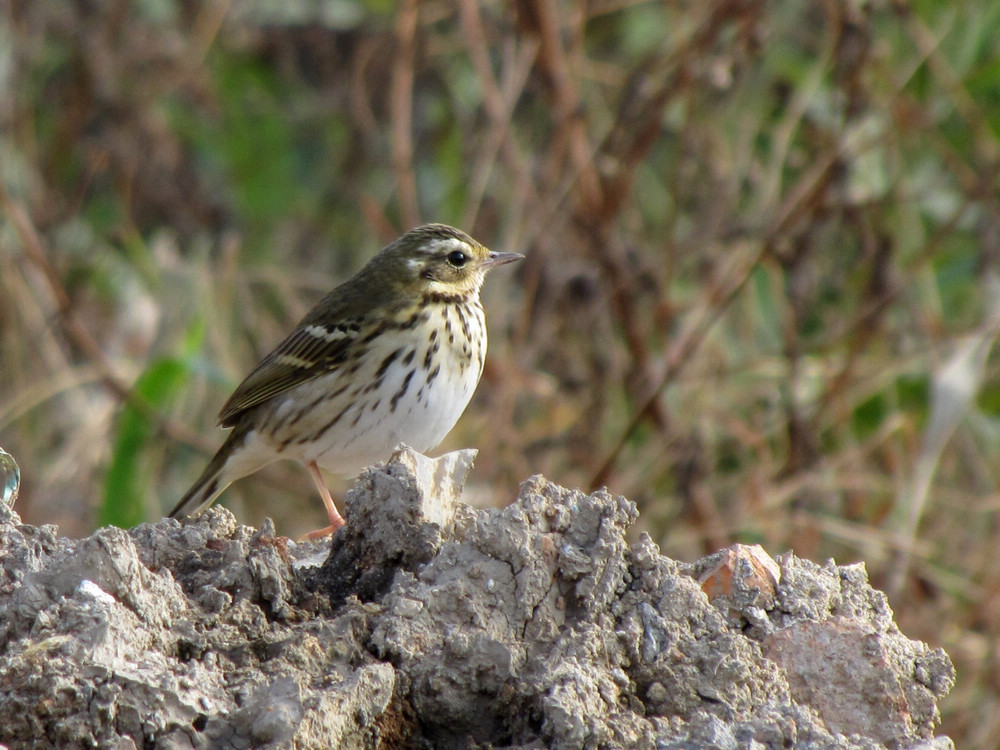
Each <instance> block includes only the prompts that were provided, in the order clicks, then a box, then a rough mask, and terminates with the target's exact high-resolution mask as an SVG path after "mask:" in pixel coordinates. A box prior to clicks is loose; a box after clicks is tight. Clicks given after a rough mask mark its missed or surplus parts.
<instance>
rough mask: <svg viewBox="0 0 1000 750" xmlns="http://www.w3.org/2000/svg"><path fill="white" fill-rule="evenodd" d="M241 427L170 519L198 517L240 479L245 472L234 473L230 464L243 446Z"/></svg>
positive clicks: (180, 502) (213, 459) (171, 514)
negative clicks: (236, 452) (235, 453)
mask: <svg viewBox="0 0 1000 750" xmlns="http://www.w3.org/2000/svg"><path fill="white" fill-rule="evenodd" d="M243 432H244V431H243V430H240V428H239V427H237V428H236V429H234V430H233V431H232V432H231V433H230V434H229V437H228V438H226V442H224V443H223V444H222V447H221V448H219V450H218V451H217V452H216V454H215V455H214V456H213V457H212V460H211V461H209V463H208V466H206V467H205V470H204V471H203V472H202V473H201V476H200V477H198V479H197V481H196V482H195V483H194V484H193V485H192V486H191V489H189V490H188V491H187V492H185V493H184V497H182V498H181V499H180V501H179V502H178V503H177V505H176V507H175V508H174V509H173V510H172V511H170V515H169V516H168V518H183V517H184V516H196V515H198V514H199V513H201V512H202V511H203V510H205V508H207V507H208V506H209V505H211V504H212V503H213V502H215V498H217V497H218V496H219V495H221V494H222V491H223V490H225V489H226V487H228V486H229V485H230V484H232V482H233V481H234V480H236V479H239V478H240V477H241V476H243V474H244V473H245V472H240V473H234V472H233V471H232V466H228V468H227V465H229V464H230V459H231V458H232V457H233V453H234V452H235V451H237V450H238V449H239V448H241V447H242V445H243V440H244V437H245V435H244V434H243Z"/></svg>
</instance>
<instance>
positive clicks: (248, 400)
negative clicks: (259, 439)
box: [219, 318, 361, 427]
mask: <svg viewBox="0 0 1000 750" xmlns="http://www.w3.org/2000/svg"><path fill="white" fill-rule="evenodd" d="M360 330H361V324H360V322H359V321H357V320H340V321H338V322H337V323H336V324H333V325H329V324H323V323H310V322H309V318H307V319H306V320H304V321H303V322H302V323H301V324H300V325H299V327H298V328H296V329H295V330H294V331H293V332H292V333H291V335H290V336H289V337H288V338H286V339H285V340H284V341H282V342H281V344H279V345H278V348H277V349H275V350H274V351H273V352H271V353H270V354H268V355H267V356H266V357H265V358H264V359H263V360H262V361H261V362H260V364H259V365H257V366H256V367H255V368H254V369H253V371H252V372H251V373H250V374H249V375H247V377H246V379H245V380H244V381H243V382H242V383H240V385H239V386H238V387H237V388H236V390H235V391H234V392H233V395H232V396H230V397H229V400H228V401H227V402H226V405H225V406H223V407H222V412H221V413H220V414H219V424H220V425H221V426H223V427H231V426H232V425H233V424H234V423H235V421H236V417H238V416H239V415H240V414H241V413H242V412H244V411H246V410H247V409H250V408H252V407H254V406H257V405H258V404H260V403H263V402H264V401H267V400H268V399H269V398H273V397H274V396H276V395H278V394H279V393H283V392H285V391H287V390H290V389H291V388H294V387H295V386H297V385H301V384H302V383H305V382H306V381H308V380H312V379H313V378H315V377H318V376H320V375H323V374H324V373H327V372H330V371H332V370H335V369H336V368H337V367H339V366H340V365H341V364H342V363H343V362H344V361H345V360H346V359H347V357H348V353H349V352H350V350H351V346H352V344H353V342H354V340H355V339H356V338H357V335H358V331H360Z"/></svg>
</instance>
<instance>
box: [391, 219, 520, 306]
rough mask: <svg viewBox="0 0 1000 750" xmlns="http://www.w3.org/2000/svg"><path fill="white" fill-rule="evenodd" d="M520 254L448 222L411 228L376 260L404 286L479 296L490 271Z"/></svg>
mask: <svg viewBox="0 0 1000 750" xmlns="http://www.w3.org/2000/svg"><path fill="white" fill-rule="evenodd" d="M523 257H524V256H523V255H521V254H519V253H498V252H493V251H492V250H490V249H488V248H486V247H484V246H483V245H481V244H480V243H479V242H476V240H474V239H472V238H471V237H470V236H469V235H467V234H466V233H465V232H463V231H461V230H458V229H455V228H454V227H449V226H447V225H445V224H425V225H424V226H421V227H417V228H416V229H411V230H410V231H409V232H407V233H406V234H404V235H403V236H402V237H400V238H399V239H397V240H396V241H395V242H393V243H392V244H391V245H389V246H388V247H386V248H385V249H384V250H382V252H380V253H379V254H378V255H377V256H375V258H373V259H372V263H373V264H375V263H377V264H378V265H379V266H380V267H381V268H382V269H383V273H382V275H383V276H384V277H385V278H389V279H392V281H393V282H394V283H396V284H399V285H400V286H403V287H406V288H409V289H413V290H420V291H422V292H429V293H437V294H444V295H463V296H464V295H476V294H478V293H479V289H480V287H481V286H482V284H483V278H484V277H485V276H486V272H487V271H488V270H489V269H490V268H493V267H494V266H500V265H503V264H504V263H511V262H513V261H515V260H521V259H522V258H523Z"/></svg>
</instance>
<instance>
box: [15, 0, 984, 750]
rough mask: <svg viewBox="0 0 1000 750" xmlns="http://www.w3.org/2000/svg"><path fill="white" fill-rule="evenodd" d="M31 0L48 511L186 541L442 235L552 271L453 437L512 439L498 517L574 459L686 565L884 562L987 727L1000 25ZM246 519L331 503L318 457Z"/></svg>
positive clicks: (29, 435) (678, 12)
mask: <svg viewBox="0 0 1000 750" xmlns="http://www.w3.org/2000/svg"><path fill="white" fill-rule="evenodd" d="M4 8H5V9H4V25H3V27H2V29H0V40H2V41H3V44H0V49H3V50H5V51H4V52H3V53H2V55H3V57H2V59H3V65H0V76H3V80H2V83H3V86H2V90H3V91H5V92H6V93H5V94H4V98H3V100H2V103H0V106H2V116H3V121H4V128H3V131H2V134H0V186H2V194H0V198H2V201H0V202H2V209H3V212H2V215H3V216H4V219H5V221H4V222H3V223H0V363H2V365H0V444H2V445H3V446H4V447H5V448H6V449H8V450H9V451H10V452H11V453H13V454H14V455H15V457H16V458H17V460H18V462H19V463H20V464H21V468H22V474H23V477H24V478H23V485H22V492H21V499H20V500H19V507H20V509H21V512H22V514H23V515H24V517H25V519H26V520H28V521H31V522H36V523H37V522H58V523H60V524H61V525H62V527H63V529H64V531H68V532H70V533H82V532H84V531H85V530H86V529H87V528H89V527H90V526H91V525H93V524H94V523H96V522H97V521H98V519H103V520H104V521H108V520H112V519H111V517H110V516H108V515H101V513H106V512H107V508H108V507H109V506H110V504H111V503H112V502H113V501H114V499H115V497H116V496H119V495H122V494H125V495H130V496H135V495H136V494H137V493H140V494H141V493H148V495H149V497H148V498H147V507H149V508H150V509H151V511H150V512H149V515H148V516H147V517H148V518H155V517H158V516H159V514H160V513H161V512H162V511H163V510H166V509H167V508H169V507H170V506H171V505H172V504H173V502H174V501H175V500H176V498H177V497H178V496H179V495H180V494H181V493H182V492H183V490H184V489H185V486H186V484H187V483H188V482H190V481H192V480H193V478H194V477H195V476H196V474H197V473H198V472H199V471H200V469H201V465H202V463H203V461H204V460H205V455H206V453H207V452H208V451H210V450H211V449H212V448H213V447H215V446H216V445H218V443H219V442H220V439H219V436H218V435H217V434H215V433H213V432H212V427H213V417H214V414H215V412H216V410H217V409H218V407H219V406H220V405H221V403H222V402H223V401H224V399H225V396H226V395H227V392H228V389H229V388H231V387H232V386H233V385H235V383H236V382H238V380H239V378H240V377H241V376H242V375H243V374H244V373H245V372H246V371H247V369H248V368H249V366H251V365H252V364H253V363H254V362H255V361H256V359H257V357H259V356H260V355H261V354H263V353H264V352H266V351H267V350H268V349H269V348H270V347H271V346H272V345H273V344H274V343H275V342H276V341H277V340H278V339H279V338H280V337H281V335H282V333H283V332H284V331H286V330H287V329H288V328H289V326H291V325H292V324H294V322H295V320H296V319H297V317H298V316H299V315H301V314H302V313H304V312H305V311H306V310H307V309H308V307H309V306H310V304H311V303H312V302H314V301H315V300H316V299H318V297H319V295H320V294H322V292H323V291H325V290H326V289H328V288H330V287H332V286H333V285H334V284H335V283H337V281H339V280H342V279H344V278H345V277H346V275H347V274H349V273H350V272H351V271H352V270H354V269H356V268H358V267H359V266H360V265H361V264H362V263H363V262H364V260H365V259H366V258H367V257H369V256H370V255H371V254H372V253H373V252H375V251H376V250H377V249H378V248H379V247H380V246H381V245H382V244H384V243H385V242H387V241H389V240H391V239H392V238H393V237H394V236H396V235H397V234H398V233H399V232H400V231H402V230H404V229H406V228H408V227H410V226H412V225H414V224H416V223H419V222H420V221H423V220H436V221H445V222H448V223H453V224H456V225H458V226H460V227H462V228H463V229H466V230H468V231H470V232H471V233H472V234H474V235H475V236H476V237H477V238H479V239H481V240H483V241H485V242H487V243H488V244H491V245H492V246H494V247H496V248H497V249H516V250H519V251H522V252H525V253H527V254H528V256H529V259H528V261H527V262H525V263H524V264H521V265H522V267H521V268H520V269H519V270H518V273H517V275H516V276H515V275H514V274H510V275H509V276H508V277H507V278H504V277H500V276H496V277H493V278H491V279H490V284H489V287H488V289H487V291H486V306H487V309H488V311H489V318H490V327H491V354H490V358H489V362H488V364H487V372H486V375H485V377H484V380H483V383H482V384H481V386H480V389H479V393H478V394H477V396H476V399H475V400H474V402H473V405H472V407H471V408H470V410H469V412H468V414H467V415H466V416H465V418H464V419H463V421H462V422H461V423H460V425H459V427H458V428H457V429H456V431H455V433H454V434H453V436H452V437H451V438H449V440H448V441H447V444H446V446H444V447H445V448H448V447H460V446H467V445H475V446H477V447H479V448H480V450H481V453H480V459H479V465H478V467H477V470H476V480H477V481H478V482H479V483H480V488H479V493H478V496H479V497H480V499H482V500H484V501H486V502H497V503H503V502H506V501H507V500H508V499H509V498H510V497H511V496H512V494H513V492H514V487H515V485H516V482H517V481H519V480H520V479H523V478H525V477H527V476H529V475H530V474H533V473H538V472H542V473H544V474H546V475H547V476H549V477H550V478H552V479H553V480H555V481H558V482H560V483H563V484H577V485H580V486H591V485H594V484H607V485H608V486H609V487H611V488H612V489H613V490H614V491H616V492H620V493H621V494H624V495H626V496H628V497H630V498H632V499H635V500H636V501H637V502H639V503H640V505H641V506H642V510H643V519H644V521H643V522H644V524H645V530H647V531H649V532H650V533H651V534H653V536H654V538H656V539H657V540H658V541H659V542H660V543H661V544H662V545H663V547H664V551H665V552H667V553H668V554H671V555H672V556H675V557H682V558H683V557H694V556H697V555H699V554H701V553H703V552H706V551H711V550H714V549H715V548H717V547H719V546H721V545H725V544H728V543H729V542H731V541H732V540H736V539H740V540H750V541H760V542H762V543H764V544H765V545H766V546H767V547H768V548H769V549H771V550H772V551H774V552H778V551H780V550H782V549H783V548H789V547H794V548H795V550H796V552H797V553H798V554H800V555H802V556H806V557H811V558H815V559H822V558H823V557H826V556H835V557H836V558H837V559H838V560H840V561H842V562H847V561H851V560H865V561H866V562H867V564H868V566H869V570H870V572H871V574H872V576H873V579H874V582H875V583H876V584H877V585H881V586H883V587H887V588H888V589H889V591H890V594H891V596H892V601H893V605H894V607H895V608H896V610H897V613H898V615H899V618H900V620H901V622H902V625H903V628H904V630H905V631H906V632H907V633H908V634H909V635H913V636H917V637H923V638H925V639H927V640H929V641H931V642H933V643H934V644H936V645H943V646H945V647H946V648H947V649H948V651H949V652H950V653H951V654H952V656H953V658H954V659H955V660H956V662H957V664H958V666H959V669H960V680H959V687H958V688H957V689H956V692H955V693H954V694H953V696H952V698H951V699H950V704H949V709H948V714H947V715H946V717H945V719H946V725H945V730H946V731H947V732H948V733H950V734H951V735H952V736H953V737H954V739H955V740H956V742H957V743H958V744H959V745H967V746H970V747H982V746H987V745H988V744H990V738H992V737H993V736H994V735H995V734H996V732H997V731H998V729H1000V727H998V726H997V725H998V723H1000V718H997V717H1000V712H998V711H997V710H996V707H997V705H998V703H1000V694H998V692H997V690H996V687H995V685H994V684H993V682H992V681H991V680H990V679H989V675H991V674H992V672H993V671H994V670H995V668H996V664H995V662H996V659H997V655H996V653H995V649H993V648H992V646H991V644H992V643H995V642H996V641H997V638H998V636H1000V632H998V631H1000V620H998V618H997V617H995V615H994V610H995V609H996V604H995V598H996V597H995V596H994V594H993V593H992V592H994V591H997V590H1000V567H998V565H997V563H996V562H995V556H994V555H993V554H992V551H993V549H994V548H995V546H996V543H997V529H996V526H997V505H998V503H997V498H998V494H997V486H998V471H1000V469H998V464H997V462H996V461H995V460H994V459H993V457H994V456H995V455H996V453H997V451H998V446H1000V429H998V421H997V417H998V410H1000V402H998V399H997V397H996V393H997V381H998V380H1000V368H998V366H997V357H996V355H995V354H993V348H992V344H993V342H994V340H995V336H996V333H997V330H998V319H1000V314H998V308H997V302H996V301H997V300H998V299H1000V292H998V291H997V286H996V284H997V281H996V279H997V271H998V269H997V266H998V262H1000V229H998V227H1000V201H998V194H997V185H998V184H1000V181H998V174H997V172H998V164H1000V148H998V134H1000V107H998V106H997V104H998V102H1000V50H998V46H1000V6H997V5H996V4H994V3H990V2H988V1H987V0H961V1H960V2H950V1H948V2H946V1H945V0H915V1H914V2H905V1H904V2H888V0H845V1H844V2H833V3H831V2H827V3H820V2H811V1H809V0H791V1H789V2H783V3H770V4H768V3H763V2H760V0H713V1H712V2H707V3H686V2H674V3H657V2H642V1H641V0H637V1H635V2H600V1H599V2H593V3H587V4H579V3H571V2H561V1H560V0H517V2H514V3H510V4H506V3H499V2H483V3H476V2H472V0H456V2H454V3H452V2H441V1H438V2H426V3H419V4H418V3H416V2H415V0H403V2H401V3H399V4H397V5H395V6H393V5H392V4H387V3H385V2H377V3H375V2H362V1H361V0H317V1H316V2H313V3H305V2H302V3H280V4H279V3H267V2H260V3H253V4H246V5H243V4H230V3H227V2H225V0H218V1H216V2H210V3H204V4H197V3H180V2H171V1H170V0H158V1H156V2H153V1H151V0H150V1H148V2H141V3H127V2H121V1H120V0H100V1H99V2H94V3H88V4H84V5H81V4H73V3H25V2H20V3H19V2H13V3H9V4H7V5H6V6H4ZM201 327H203V328H204V338H203V339H201V340H200V341H199V344H197V345H196V346H198V347H199V348H198V349H197V353H192V352H190V351H189V350H188V348H187V347H189V346H191V345H192V343H191V341H192V340H191V338H190V335H189V332H191V331H193V330H198V329H199V328H201ZM175 367H179V368H180V369H179V370H178V371H177V372H174V371H173V369H172V368H175ZM168 371H169V373H168ZM170 373H172V374H170ZM168 375H169V376H168ZM175 378H176V379H175ZM154 383H160V384H161V385H162V386H163V388H162V389H160V388H154V391H156V392H154V391H151V390H149V388H151V387H154V386H153V384H154ZM123 411H124V414H122V415H121V416H119V417H117V418H116V416H115V415H116V414H120V413H122V412H123ZM130 435H132V436H134V439H133V438H130V437H129V436H130ZM121 472H124V473H121ZM115 477H118V480H119V482H118V483H116V480H115ZM105 480H107V481H105ZM121 482H124V487H127V488H129V489H128V490H126V489H123V488H122V487H123V484H121ZM102 498H103V500H102ZM226 498H227V502H230V503H235V504H237V505H239V504H240V503H241V502H242V500H243V499H244V498H253V499H254V503H252V504H251V505H248V506H247V507H246V508H243V507H241V508H240V512H241V513H242V514H243V517H244V518H246V519H247V520H248V521H258V520H259V519H260V517H261V515H263V514H265V513H266V514H272V515H276V516H278V517H279V522H278V525H279V528H281V529H282V530H283V531H285V532H287V533H295V532H296V531H301V530H305V529H308V528H311V527H314V526H316V525H317V524H318V523H319V521H320V519H321V515H320V514H321V513H322V511H321V508H320V507H319V503H318V502H316V501H315V498H313V497H312V496H311V490H310V488H309V483H308V480H307V479H305V477H304V476H302V473H301V472H298V471H297V470H296V469H295V467H275V468H274V470H268V471H267V472H263V473H262V475H261V476H260V477H257V478H255V479H253V480H248V481H246V482H243V483H241V484H240V485H238V486H237V487H234V488H233V489H232V490H230V491H229V492H228V493H227V495H226ZM102 502H103V507H104V508H105V511H99V510H98V508H99V507H101V505H102ZM290 508H301V510H295V511H294V512H290V511H289V509H290ZM116 518H118V521H119V522H122V523H125V522H128V521H129V518H128V517H127V516H120V517H116ZM971 716H979V717H993V718H986V719H983V720H982V721H979V723H977V724H973V723H971V720H970V719H969V718H968V717H971Z"/></svg>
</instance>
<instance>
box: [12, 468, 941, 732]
mask: <svg viewBox="0 0 1000 750" xmlns="http://www.w3.org/2000/svg"><path fill="white" fill-rule="evenodd" d="M472 458H473V454H472V453H471V452H460V453H457V454H450V455H448V456H445V457H443V458H442V459H439V460H436V461H435V460H431V459H427V458H425V457H423V456H420V455H417V454H414V453H412V452H410V451H408V450H402V451H400V452H399V453H397V455H396V456H394V457H393V459H392V460H390V462H389V463H388V464H387V465H386V466H384V467H375V468H373V469H370V470H368V471H366V472H365V473H364V474H363V475H362V476H361V478H360V479H359V481H358V482H357V484H356V486H355V488H354V489H353V490H352V491H351V492H350V493H349V495H348V498H347V502H346V505H345V510H346V517H347V522H348V524H347V526H346V527H345V528H344V529H342V530H341V531H340V532H338V534H337V535H336V536H335V537H334V539H333V541H332V543H330V542H329V541H328V542H326V543H325V545H323V546H321V545H311V544H304V545H298V544H295V543H293V542H289V541H288V540H286V539H283V538H281V537H277V536H275V534H274V528H273V526H272V525H270V524H269V523H266V524H265V525H264V527H263V528H262V529H260V530H254V529H250V528H247V527H244V526H239V525H237V523H236V522H235V519H234V518H233V516H232V515H231V514H230V513H229V512H228V511H226V510H224V509H221V508H213V509H210V510H209V511H208V512H206V513H205V514H204V515H203V516H202V517H201V518H200V519H198V520H196V521H190V522H187V523H185V524H179V523H177V522H176V521H173V520H163V521H160V522H158V523H155V524H145V525H142V526H139V527H137V528H135V529H132V530H130V531H121V530H118V529H114V528H107V529H100V530H98V531H97V532H95V533H94V534H93V535H92V536H90V537H88V538H87V539H82V540H71V539H65V538H62V537H60V536H59V535H58V533H57V530H56V529H55V528H53V527H40V528H36V527H31V526H26V525H23V524H21V523H20V520H19V519H18V517H17V516H16V514H14V513H13V511H11V510H9V509H4V508H0V743H3V744H4V745H6V746H7V747H9V748H22V747H23V748H27V747H31V748H44V747H60V748H62V747H79V748H83V747H112V748H137V747H148V748H209V747H211V748H280V747H296V748H330V747H360V748H401V747H402V748H406V747H413V748H473V747H480V748H487V747H497V748H501V747H502V748H549V747H552V748H602V747H608V748H611V747H637V748H646V747H648V748H654V747H655V748H692V747H703V748H755V749H756V748H787V747H799V748H882V747H885V748H928V750H930V749H931V748H933V749H935V750H945V749H946V748H948V747H950V746H951V743H950V741H949V740H948V739H947V738H946V737H934V734H933V732H934V727H935V726H936V724H937V722H938V718H939V717H938V713H937V701H938V700H939V699H940V698H941V697H942V696H944V695H945V694H946V693H947V692H948V691H949V690H950V688H951V686H952V684H953V681H954V672H953V669H952V666H951V662H950V661H949V659H948V657H947V655H946V654H944V652H942V651H940V650H932V649H930V648H928V647H927V646H926V645H924V644H922V643H918V642H915V641H911V640H909V639H907V638H906V637H905V636H903V635H902V634H901V633H900V632H899V631H898V629H897V628H896V626H895V624H894V622H893V619H892V612H891V610H890V609H889V607H888V604H887V601H886V598H885V596H884V595H882V594H881V593H880V592H878V591H875V590H873V589H872V588H871V587H870V586H869V585H868V582H867V575H866V573H865V571H864V568H863V567H861V566H846V567H841V566H837V565H835V564H833V563H832V562H829V563H827V564H825V565H822V566H821V565H816V564H814V563H810V562H808V561H804V560H800V559H798V558H796V557H794V556H793V555H792V554H790V553H789V554H786V555H784V556H783V557H781V558H780V560H779V561H778V562H777V563H774V562H773V561H770V560H769V559H768V558H767V556H766V553H764V552H763V551H762V550H760V549H751V548H741V547H739V546H736V547H734V548H731V549H730V550H724V551H722V552H720V553H718V554H717V555H714V556H710V557H708V558H705V559H703V560H700V561H698V562H696V563H694V564H681V563H678V562H675V561H673V560H670V559H668V558H666V557H664V556H662V555H661V554H660V551H659V549H658V548H657V547H656V545H655V544H653V542H652V541H651V540H650V539H649V538H648V537H646V536H642V537H641V538H639V539H638V540H636V541H633V542H631V543H630V542H629V540H628V536H627V532H628V530H629V528H630V526H631V525H632V524H633V523H634V522H635V520H636V515H637V514H636V510H635V506H634V505H633V504H632V503H630V502H629V501H627V500H625V499H624V498H620V497H614V496H612V495H609V494H608V493H606V492H595V493H593V494H590V495H586V494H583V493H581V492H577V491H571V490H567V489H564V488H562V487H558V486H556V485H554V484H551V483H550V482H548V481H546V480H545V479H543V478H541V477H533V478H531V479H529V480H528V481H526V482H525V483H524V484H523V485H522V487H521V492H520V495H519V497H518V499H517V500H516V501H515V502H514V503H512V504H511V505H510V506H508V507H506V508H504V509H502V510H474V509H472V508H469V507H467V506H465V505H463V504H462V503H461V502H460V501H459V497H460V495H461V489H462V484H463V483H464V481H465V478H466V476H467V475H468V472H469V470H470V468H471V464H472ZM320 553H322V554H320ZM323 555H325V561H324V557H323Z"/></svg>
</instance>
